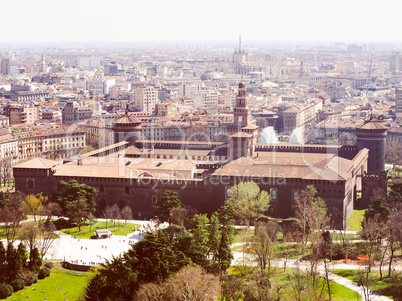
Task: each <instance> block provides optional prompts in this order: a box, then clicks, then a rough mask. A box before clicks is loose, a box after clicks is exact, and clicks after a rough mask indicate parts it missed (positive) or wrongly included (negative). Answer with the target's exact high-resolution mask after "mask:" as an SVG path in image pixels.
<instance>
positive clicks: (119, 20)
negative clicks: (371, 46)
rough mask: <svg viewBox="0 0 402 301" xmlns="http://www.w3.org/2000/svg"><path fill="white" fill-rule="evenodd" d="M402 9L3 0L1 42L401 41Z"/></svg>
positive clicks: (387, 5)
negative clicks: (60, 2)
mask: <svg viewBox="0 0 402 301" xmlns="http://www.w3.org/2000/svg"><path fill="white" fill-rule="evenodd" d="M401 6H402V4H400V3H398V2H395V1H393V2H391V1H389V0H386V1H383V2H382V3H381V6H379V5H377V6H375V7H373V6H372V5H369V4H367V2H364V1H361V0H358V1H353V2H352V1H345V0H341V1H338V2H337V4H336V5H330V4H325V5H322V2H318V1H314V0H307V1H303V2H300V1H294V0H288V1H282V2H272V3H271V2H262V1H251V2H247V3H246V2H242V1H231V2H228V1H222V2H213V1H210V0H207V1H203V2H199V3H195V2H189V1H181V0H173V1H160V0H156V1H152V2H150V1H149V2H145V1H141V2H127V1H123V0H117V1H114V2H107V1H103V0H102V1H93V0H87V1H82V2H80V1H78V0H72V1H69V4H68V6H67V5H65V6H61V5H57V6H55V5H54V2H53V1H49V0H39V1H35V2H33V1H27V0H22V1H8V2H7V3H3V5H2V10H3V12H6V13H5V14H3V16H2V18H1V21H0V24H1V26H2V28H3V31H2V35H1V39H0V42H1V44H4V43H34V42H55V43H63V42H99V41H105V42H135V41H160V42H163V41H233V42H234V41H236V40H237V38H238V35H239V33H241V34H242V36H243V39H244V41H245V43H247V41H280V42H283V43H286V42H294V41H321V42H330V41H333V42H349V43H352V42H356V43H366V42H367V43H370V42H380V43H381V42H383V43H386V42H402V39H401V38H398V35H397V29H398V28H400V26H401V25H402V21H401V19H400V18H399V17H398V12H399V9H398V8H401Z"/></svg>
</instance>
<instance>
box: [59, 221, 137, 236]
mask: <svg viewBox="0 0 402 301" xmlns="http://www.w3.org/2000/svg"><path fill="white" fill-rule="evenodd" d="M135 227H136V228H137V229H139V228H140V227H141V225H138V224H131V223H127V224H126V225H124V223H123V222H120V223H118V222H117V221H116V223H113V222H108V223H107V228H106V222H97V223H96V224H94V225H92V226H89V225H86V226H82V227H81V232H79V231H78V227H75V226H74V227H72V228H64V229H60V231H62V232H64V233H66V234H69V235H72V236H75V237H77V238H82V239H89V238H91V236H94V235H95V234H94V232H95V230H97V229H109V230H110V231H111V232H112V233H113V234H114V235H127V234H129V233H132V232H134V231H133V229H134V228H135Z"/></svg>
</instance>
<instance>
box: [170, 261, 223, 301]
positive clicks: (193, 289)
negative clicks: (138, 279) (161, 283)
mask: <svg viewBox="0 0 402 301" xmlns="http://www.w3.org/2000/svg"><path fill="white" fill-rule="evenodd" d="M219 294H220V284H219V277H217V276H214V275H212V274H208V273H207V272H206V271H205V270H204V269H203V268H202V267H200V266H195V267H192V266H187V267H184V268H182V269H181V270H180V271H179V272H177V273H176V275H175V276H174V277H173V278H172V279H171V280H169V281H168V282H167V283H166V287H165V300H167V301H185V300H204V301H209V300H210V301H213V300H217V298H218V295H219Z"/></svg>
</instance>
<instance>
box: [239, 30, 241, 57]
mask: <svg viewBox="0 0 402 301" xmlns="http://www.w3.org/2000/svg"><path fill="white" fill-rule="evenodd" d="M239 53H241V33H239Z"/></svg>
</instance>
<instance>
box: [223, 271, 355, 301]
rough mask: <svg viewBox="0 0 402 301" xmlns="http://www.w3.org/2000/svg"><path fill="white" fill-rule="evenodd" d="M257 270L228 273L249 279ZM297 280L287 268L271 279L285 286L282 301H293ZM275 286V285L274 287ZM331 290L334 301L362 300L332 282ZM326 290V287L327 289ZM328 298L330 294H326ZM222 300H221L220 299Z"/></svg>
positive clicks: (322, 281)
mask: <svg viewBox="0 0 402 301" xmlns="http://www.w3.org/2000/svg"><path fill="white" fill-rule="evenodd" d="M256 269H257V268H252V267H245V268H244V269H243V268H242V267H231V268H229V270H228V273H229V274H230V275H234V276H236V277H241V278H243V279H245V280H246V279H247V276H249V275H251V274H252V273H253V271H254V270H256ZM293 279H295V277H294V274H293V269H290V268H287V269H286V272H284V271H283V269H274V270H273V274H272V276H271V278H270V280H271V283H272V284H274V283H277V284H278V285H284V287H283V289H282V293H283V294H282V298H281V300H293V296H292V287H291V282H292V280H293ZM320 281H321V284H320V285H323V284H324V281H325V279H324V278H320ZM274 286H275V285H274ZM330 288H331V297H332V300H335V301H346V300H362V298H361V296H359V295H358V294H356V292H354V291H353V290H351V289H348V288H347V287H345V286H343V285H341V284H338V283H336V282H334V281H330ZM324 290H326V286H325V289H324ZM326 295H327V296H328V293H326ZM220 300H221V299H220Z"/></svg>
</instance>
